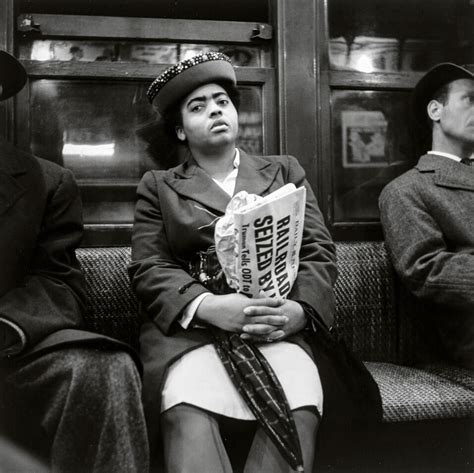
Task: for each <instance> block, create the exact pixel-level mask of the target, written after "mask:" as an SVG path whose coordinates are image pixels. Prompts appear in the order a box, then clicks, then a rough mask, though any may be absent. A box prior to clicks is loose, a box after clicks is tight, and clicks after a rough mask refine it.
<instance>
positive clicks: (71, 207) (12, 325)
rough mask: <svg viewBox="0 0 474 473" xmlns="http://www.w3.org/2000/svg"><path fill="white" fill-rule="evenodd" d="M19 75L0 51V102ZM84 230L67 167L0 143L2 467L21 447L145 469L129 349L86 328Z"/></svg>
mask: <svg viewBox="0 0 474 473" xmlns="http://www.w3.org/2000/svg"><path fill="white" fill-rule="evenodd" d="M26 79H27V77H26V72H25V70H24V69H23V66H22V65H21V64H20V63H19V62H18V61H17V60H16V59H15V58H14V57H13V56H11V55H9V54H8V53H6V52H4V51H0V99H1V100H6V99H8V98H9V97H12V96H13V95H15V94H16V93H18V92H19V91H20V90H21V89H22V88H23V86H24V85H25V83H26ZM82 231H83V226H82V207H81V201H80V197H79V192H78V188H77V185H76V183H75V181H74V178H73V175H72V173H71V172H70V171H68V170H66V169H64V168H62V167H60V166H58V165H56V164H54V163H51V162H48V161H45V160H42V159H39V158H36V157H34V156H31V155H29V154H27V153H24V152H22V151H20V150H18V149H16V148H14V147H13V146H11V145H10V144H8V143H3V142H0V435H1V436H3V437H4V438H6V439H8V440H0V464H2V465H5V464H12V463H13V464H16V465H17V469H18V470H19V471H20V470H22V469H23V467H24V463H19V461H18V459H19V458H18V447H17V446H21V448H24V449H25V450H27V451H33V452H34V453H35V454H36V455H38V456H39V457H40V458H42V459H43V462H44V463H45V465H47V466H49V467H50V468H51V469H52V471H58V472H78V473H79V472H80V473H84V472H104V473H108V472H121V471H123V472H137V473H142V472H144V471H147V468H148V447H147V437H146V428H145V423H144V417H143V409H142V406H141V401H140V399H141V383H140V377H139V374H138V370H137V366H136V365H135V363H134V361H133V359H132V357H131V356H130V353H132V351H131V349H129V347H128V346H127V345H125V344H122V343H120V342H118V341H117V340H114V339H111V338H108V337H105V336H102V335H99V334H95V333H91V332H88V331H86V330H84V327H83V321H82V312H83V310H84V308H85V298H86V291H85V281H84V279H83V276H82V274H81V270H80V267H79V264H78V262H77V260H76V256H75V249H76V248H77V246H78V245H79V243H80V241H81V238H82ZM127 351H128V352H129V353H127ZM11 442H14V443H16V445H17V446H15V447H11ZM39 468H40V467H38V468H35V471H40V469H39Z"/></svg>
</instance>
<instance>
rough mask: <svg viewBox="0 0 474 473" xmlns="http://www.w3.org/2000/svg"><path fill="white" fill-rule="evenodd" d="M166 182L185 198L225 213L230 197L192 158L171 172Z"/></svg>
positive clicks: (166, 177)
mask: <svg viewBox="0 0 474 473" xmlns="http://www.w3.org/2000/svg"><path fill="white" fill-rule="evenodd" d="M165 181H166V183H167V184H168V185H169V186H170V187H171V188H172V189H174V190H175V192H177V193H178V194H180V195H182V196H183V197H187V198H189V199H192V200H195V201H196V202H199V203H201V204H203V205H205V206H206V207H208V208H210V209H213V210H216V211H217V212H219V213H221V214H223V213H225V209H226V206H227V204H228V203H229V200H230V197H229V196H228V195H227V194H226V193H225V192H224V191H223V190H222V189H221V188H220V187H219V186H218V185H217V184H216V183H215V182H214V181H213V180H212V179H211V178H210V177H209V176H208V175H207V174H206V172H205V171H203V170H202V169H201V168H200V167H199V166H198V165H197V163H196V162H195V161H194V160H193V159H192V158H188V161H186V162H185V163H183V164H181V165H180V166H178V167H176V168H174V169H172V170H170V172H169V173H168V174H167V175H166V176H165Z"/></svg>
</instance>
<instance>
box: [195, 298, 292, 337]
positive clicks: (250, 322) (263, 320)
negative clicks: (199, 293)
mask: <svg viewBox="0 0 474 473" xmlns="http://www.w3.org/2000/svg"><path fill="white" fill-rule="evenodd" d="M282 304H283V301H282V300H279V299H276V298H269V297H266V298H261V299H249V298H248V297H246V296H244V295H243V294H238V293H235V294H225V295H221V296H216V295H209V296H207V297H205V298H204V299H203V300H202V302H201V303H200V304H199V306H198V308H197V311H196V313H195V315H194V318H195V320H196V321H197V322H204V323H207V324H210V325H214V326H215V327H218V328H220V329H222V330H226V331H228V332H237V333H243V332H244V327H253V326H254V325H255V324H258V330H259V331H260V332H261V333H265V335H268V334H270V333H272V332H274V331H275V330H278V329H279V328H280V327H283V326H285V325H286V324H287V323H288V322H289V319H288V317H287V316H286V315H285V314H283V313H280V312H279V311H278V308H279V307H280V306H281V305H282ZM257 308H258V309H259V312H258V314H255V315H258V317H257V318H255V316H254V312H253V309H257ZM260 338H261V337H260Z"/></svg>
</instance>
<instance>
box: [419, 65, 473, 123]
mask: <svg viewBox="0 0 474 473" xmlns="http://www.w3.org/2000/svg"><path fill="white" fill-rule="evenodd" d="M458 79H474V74H473V73H472V72H470V71H468V70H467V69H465V68H464V67H461V66H458V65H456V64H452V63H450V62H445V63H442V64H438V65H437V66H435V67H433V68H432V69H430V70H429V71H428V72H427V73H426V74H425V75H424V76H423V77H422V78H421V79H420V81H419V82H418V83H417V84H416V86H415V88H414V89H413V94H412V109H413V113H414V116H415V120H416V122H417V123H418V124H419V125H428V115H427V110H426V107H427V106H428V103H429V102H430V100H432V99H433V96H434V95H435V93H436V92H437V91H438V90H439V89H441V88H442V87H443V86H445V85H446V84H449V83H450V82H453V81H455V80H458Z"/></svg>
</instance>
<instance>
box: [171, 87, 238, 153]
mask: <svg viewBox="0 0 474 473" xmlns="http://www.w3.org/2000/svg"><path fill="white" fill-rule="evenodd" d="M180 111H181V118H182V125H181V126H177V127H176V134H177V136H178V139H180V140H181V141H185V140H187V142H188V146H189V148H190V149H191V150H192V149H199V150H200V151H201V152H202V153H204V154H206V153H208V152H213V151H215V150H217V149H219V148H226V147H228V146H229V145H231V146H234V145H235V140H236V139H237V134H238V131H239V123H238V114H237V110H236V108H235V107H234V104H233V103H232V101H231V100H230V98H229V96H228V95H227V92H226V91H225V89H224V88H223V87H221V86H220V85H218V84H206V85H203V86H201V87H198V88H197V89H195V90H194V91H193V92H191V93H190V94H189V95H188V96H187V97H186V98H185V99H184V100H183V101H182V102H181V106H180Z"/></svg>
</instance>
